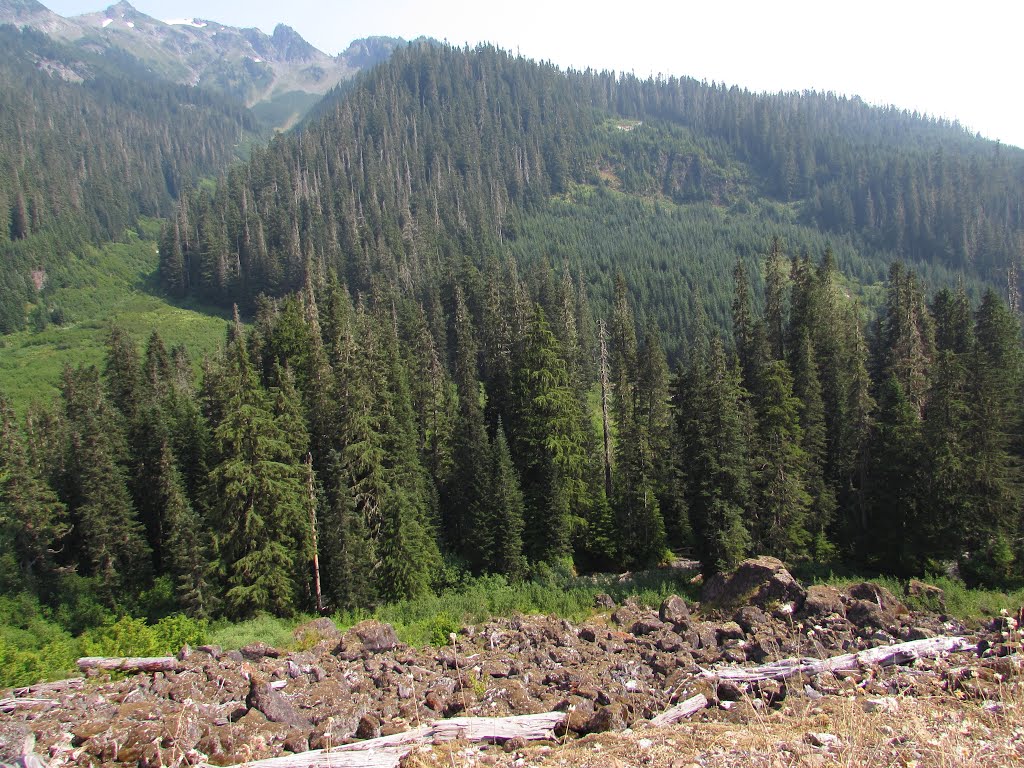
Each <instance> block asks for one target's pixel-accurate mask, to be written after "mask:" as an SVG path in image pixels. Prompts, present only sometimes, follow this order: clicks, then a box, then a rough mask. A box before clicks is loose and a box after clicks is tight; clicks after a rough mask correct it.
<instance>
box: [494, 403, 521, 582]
mask: <svg viewBox="0 0 1024 768" xmlns="http://www.w3.org/2000/svg"><path fill="white" fill-rule="evenodd" d="M490 479H491V499H492V503H493V516H492V521H493V522H492V525H493V526H494V531H493V536H494V554H493V567H494V570H496V571H497V572H498V573H501V574H504V575H505V577H506V578H508V579H509V581H520V580H522V579H523V578H524V577H525V576H526V558H525V557H524V556H523V527H524V504H523V493H522V491H521V490H520V487H519V476H518V473H517V472H516V468H515V465H514V464H513V463H512V455H511V454H510V453H509V449H508V441H507V440H506V439H505V429H504V427H503V426H502V424H501V422H498V430H497V433H496V434H495V436H494V441H493V444H492V446H491V478H490Z"/></svg>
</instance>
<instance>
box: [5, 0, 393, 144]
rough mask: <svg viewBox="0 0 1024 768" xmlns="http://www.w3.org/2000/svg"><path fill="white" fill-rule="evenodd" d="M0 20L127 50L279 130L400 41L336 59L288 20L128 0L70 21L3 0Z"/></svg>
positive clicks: (356, 47)
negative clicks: (157, 14)
mask: <svg viewBox="0 0 1024 768" xmlns="http://www.w3.org/2000/svg"><path fill="white" fill-rule="evenodd" d="M0 24H14V25H15V26H19V27H23V26H28V27H32V28H33V29H37V30H39V31H41V32H44V33H45V34H47V35H50V36H51V37H55V38H57V39H60V40H63V41H65V42H71V43H74V44H75V45H78V46H81V47H83V48H85V49H88V50H90V51H93V52H104V51H108V50H123V51H126V52H128V53H129V54H131V55H132V56H133V57H134V58H136V59H138V60H139V61H140V62H142V63H143V64H144V65H145V66H146V67H148V68H149V69H150V70H151V71H152V72H153V73H154V74H156V75H158V76H160V77H163V78H166V79H169V80H172V81H174V82H178V83H185V84H189V85H196V86H199V87H201V88H210V89H215V90H218V91H222V92H225V93H229V94H231V95H233V96H237V97H239V98H240V99H242V100H243V101H244V102H245V103H246V104H247V105H248V106H250V107H257V106H259V107H261V109H258V110H257V112H258V113H259V114H261V115H262V116H263V117H265V118H266V120H267V122H268V123H269V124H270V125H271V126H272V127H274V128H287V127H289V126H290V125H292V124H293V123H294V122H296V121H297V120H299V119H301V117H302V116H303V115H304V114H305V113H306V112H307V111H308V110H309V109H310V108H311V107H312V106H313V104H315V103H316V101H317V100H319V98H320V97H321V96H322V95H323V94H325V93H327V91H329V90H330V89H331V88H333V87H334V86H336V85H337V84H338V83H340V82H342V81H343V80H347V79H349V78H351V77H352V76H353V75H355V73H357V72H358V71H360V70H361V69H365V68H367V67H370V66H373V65H374V64H377V63H379V62H380V61H383V60H384V59H386V58H387V57H388V56H389V55H390V54H391V52H392V51H393V50H394V49H395V48H396V47H397V46H399V45H401V44H403V41H402V40H400V39H398V38H383V37H380V38H367V39H363V40H356V41H354V42H353V43H352V44H351V45H350V46H349V47H348V49H347V50H345V51H343V52H341V53H339V54H338V55H336V56H332V55H328V54H326V53H324V52H323V51H320V50H318V49H316V48H314V47H313V46H312V45H310V44H309V43H308V42H306V40H304V39H303V38H302V36H301V35H299V34H298V33H297V32H296V31H295V30H294V29H292V28H291V27H288V26H285V25H283V24H280V25H278V26H277V27H276V28H275V29H274V31H273V33H272V34H270V35H267V34H265V33H264V32H262V31H260V30H259V29H255V28H251V29H240V28H237V27H231V26H227V25H224V24H218V23H217V22H214V21H208V20H204V19H173V20H169V21H161V20H159V19H154V18H152V17H150V16H147V15H146V14H144V13H141V12H140V11H138V10H136V9H135V8H134V7H133V6H132V5H131V4H130V3H128V2H124V0H122V2H119V3H117V4H115V5H112V6H110V7H109V8H107V9H106V10H103V11H97V12H95V13H87V14H84V15H81V16H76V17H74V18H70V19H65V18H63V17H61V16H59V15H58V14H56V13H53V12H52V11H50V10H49V9H47V8H46V7H45V6H43V5H41V4H40V3H38V2H35V0H0Z"/></svg>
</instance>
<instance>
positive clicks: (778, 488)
mask: <svg viewBox="0 0 1024 768" xmlns="http://www.w3.org/2000/svg"><path fill="white" fill-rule="evenodd" d="M759 378H760V381H759V384H760V388H761V391H760V393H759V397H758V398H757V400H756V403H757V425H758V435H757V438H758V439H757V442H756V447H755V458H754V466H755V467H756V469H755V472H754V485H755V505H756V508H757V516H756V524H755V526H754V531H753V533H754V537H753V540H754V547H755V549H756V550H758V551H763V552H767V553H768V554H771V555H774V556H775V557H778V558H781V559H783V560H788V561H792V560H797V559H800V558H802V557H805V556H806V555H807V545H808V543H809V535H808V532H807V515H808V509H809V507H810V504H811V497H810V496H809V494H808V493H807V490H806V488H805V486H804V473H805V472H806V468H807V454H806V452H805V451H804V449H803V447H802V439H803V431H802V430H801V429H800V424H799V417H798V410H799V401H798V400H797V399H796V398H795V397H793V389H792V378H791V377H790V374H789V369H788V368H787V366H786V364H785V363H784V362H783V361H781V360H771V361H770V362H768V363H766V364H765V365H764V366H763V367H762V369H761V372H760V377H759Z"/></svg>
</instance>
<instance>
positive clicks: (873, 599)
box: [846, 581, 908, 628]
mask: <svg viewBox="0 0 1024 768" xmlns="http://www.w3.org/2000/svg"><path fill="white" fill-rule="evenodd" d="M846 594H847V602H846V618H847V620H849V621H850V623H852V624H854V625H855V626H858V627H861V628H864V627H887V626H890V625H892V624H895V623H896V622H897V621H899V617H900V616H906V615H907V613H908V611H907V607H906V606H905V605H903V603H901V602H900V601H899V600H898V599H896V596H895V595H893V593H892V592H890V591H889V590H887V589H886V588H885V587H883V586H880V585H878V584H874V583H872V582H870V581H862V582H861V583H859V584H854V585H852V586H851V587H848V588H847V590H846Z"/></svg>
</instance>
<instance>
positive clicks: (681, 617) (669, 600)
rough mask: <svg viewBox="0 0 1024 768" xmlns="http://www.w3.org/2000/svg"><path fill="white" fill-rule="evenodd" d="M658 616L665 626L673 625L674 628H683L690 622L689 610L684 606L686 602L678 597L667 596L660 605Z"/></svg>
mask: <svg viewBox="0 0 1024 768" xmlns="http://www.w3.org/2000/svg"><path fill="white" fill-rule="evenodd" d="M658 615H659V616H660V617H661V620H662V621H664V622H665V623H666V624H674V625H676V626H679V625H683V626H685V625H686V624H688V623H689V621H690V609H689V607H688V606H687V605H686V601H685V600H683V598H681V597H680V596H679V595H669V596H668V597H666V598H665V602H663V603H662V604H661V610H660V611H659V612H658Z"/></svg>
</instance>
